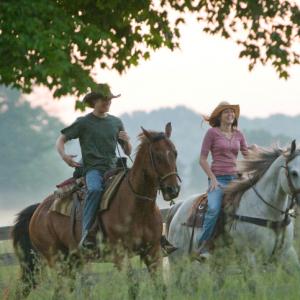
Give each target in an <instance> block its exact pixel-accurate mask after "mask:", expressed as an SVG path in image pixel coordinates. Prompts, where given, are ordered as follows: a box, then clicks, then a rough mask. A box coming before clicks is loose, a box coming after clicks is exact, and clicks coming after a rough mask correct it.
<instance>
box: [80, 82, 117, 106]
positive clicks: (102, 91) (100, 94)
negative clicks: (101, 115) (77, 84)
mask: <svg viewBox="0 0 300 300" xmlns="http://www.w3.org/2000/svg"><path fill="white" fill-rule="evenodd" d="M120 96H121V94H119V95H113V94H112V92H111V90H110V87H109V85H108V84H106V83H99V84H98V85H97V87H96V88H95V89H94V90H92V91H91V92H90V93H88V94H86V95H85V96H84V98H83V100H82V103H83V104H84V105H87V106H89V107H92V108H93V107H94V105H95V101H96V100H98V99H103V100H110V99H113V98H119V97H120Z"/></svg>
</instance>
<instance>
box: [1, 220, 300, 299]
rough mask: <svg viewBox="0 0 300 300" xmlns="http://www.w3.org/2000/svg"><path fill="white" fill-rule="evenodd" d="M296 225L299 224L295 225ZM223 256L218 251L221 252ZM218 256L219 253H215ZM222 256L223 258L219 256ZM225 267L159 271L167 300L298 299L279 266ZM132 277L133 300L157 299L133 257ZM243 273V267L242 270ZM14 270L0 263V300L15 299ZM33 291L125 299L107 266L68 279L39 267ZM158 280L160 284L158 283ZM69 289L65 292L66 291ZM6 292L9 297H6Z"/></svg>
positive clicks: (298, 288)
mask: <svg viewBox="0 0 300 300" xmlns="http://www.w3.org/2000/svg"><path fill="white" fill-rule="evenodd" d="M298 224H299V221H298ZM298 228H299V226H297V231H296V234H297V235H296V240H295V247H296V249H297V251H298V253H299V254H300V236H299V235H298V232H299V230H298ZM5 252H12V246H11V242H9V241H8V242H1V243H0V253H5ZM222 253H223V252H222ZM221 255H222V254H221ZM224 256H225V254H224ZM222 260H224V261H225V262H226V263H225V264H226V265H230V266H231V267H230V268H227V269H226V270H221V269H218V268H214V267H212V266H210V265H208V264H205V265H200V264H198V263H191V262H190V261H188V260H186V261H183V262H182V263H181V264H179V265H178V267H177V268H176V269H175V270H174V269H172V272H167V271H166V270H165V271H164V274H163V276H164V282H165V283H166V294H167V299H172V300H177V299H178V300H179V299H185V300H192V299H197V300H198V299H205V300H210V299H211V300H215V299H222V300H223V299H224V300H227V299H228V300H229V299H230V300H231V299H241V300H247V299H249V300H253V299H259V300H269V299H270V300H277V299H278V300H282V299H288V300H294V299H295V300H298V299H300V274H293V275H289V274H287V273H286V272H284V271H283V270H282V269H281V268H280V267H275V266H269V267H265V266H259V267H258V268H257V269H255V270H252V271H251V272H250V271H245V272H242V270H241V268H239V267H238V265H237V264H232V261H231V260H230V259H229V258H228V257H227V258H226V257H223V256H222ZM132 264H133V265H134V270H135V271H134V278H135V280H136V281H137V282H138V283H139V288H138V296H137V299H143V300H144V299H145V300H147V299H149V300H150V299H153V300H154V299H155V300H156V299H160V298H161V295H162V294H163V292H162V287H161V286H155V285H154V283H153V281H152V280H151V278H150V276H149V274H148V273H147V272H146V270H145V267H144V266H143V265H141V264H140V262H139V260H138V259H137V258H134V259H133V260H132ZM244 269H246V268H244ZM18 273H19V267H18V266H1V265H0V299H3V296H4V295H5V294H6V295H8V296H7V299H16V294H17V291H18V288H19V287H20V282H19V281H18V276H19V274H18ZM38 278H39V281H40V282H39V284H38V287H37V288H36V289H35V290H33V291H32V292H31V293H30V295H29V297H28V299H29V300H31V299H36V300H40V299H45V300H46V299H49V300H50V299H78V300H79V299H80V300H81V299H102V300H103V299H104V300H105V299H113V300H118V299H122V300H123V299H130V297H129V293H128V288H129V286H130V282H129V280H128V277H127V273H126V270H123V271H121V272H120V271H118V270H117V269H116V268H114V267H113V265H112V264H110V263H102V264H100V263H89V264H86V265H85V266H84V267H83V269H82V270H81V271H79V272H77V274H76V278H75V280H71V279H70V278H69V277H68V276H66V274H62V275H58V273H57V271H56V270H50V269H49V268H45V269H44V270H43V271H41V272H40V273H39V276H38ZM160 282H162V280H160ZM71 286H72V287H73V290H72V291H71V290H70V287H71ZM8 291H9V293H8Z"/></svg>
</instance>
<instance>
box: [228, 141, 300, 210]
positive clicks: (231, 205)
mask: <svg viewBox="0 0 300 300" xmlns="http://www.w3.org/2000/svg"><path fill="white" fill-rule="evenodd" d="M288 150H289V149H287V150H283V149H281V148H279V147H278V146H273V147H271V148H259V150H256V151H251V150H249V151H248V155H247V158H246V159H244V160H243V161H239V162H238V165H237V169H238V173H239V174H246V176H245V177H241V178H239V179H238V180H234V181H232V182H231V183H230V184H229V185H228V187H227V188H226V189H225V196H224V205H225V207H226V209H228V210H230V212H234V211H236V209H237V208H238V206H239V204H240V200H241V197H242V195H243V194H244V192H245V191H246V190H248V189H249V188H251V187H252V186H253V185H255V184H256V183H257V182H258V180H259V179H260V178H261V177H262V176H263V175H264V174H265V173H266V171H267V170H268V169H269V167H270V166H271V165H272V164H273V162H274V161H275V160H276V159H277V158H278V157H279V156H281V155H284V156H286V157H288V156H289V152H288ZM296 152H297V153H298V154H299V150H297V151H296Z"/></svg>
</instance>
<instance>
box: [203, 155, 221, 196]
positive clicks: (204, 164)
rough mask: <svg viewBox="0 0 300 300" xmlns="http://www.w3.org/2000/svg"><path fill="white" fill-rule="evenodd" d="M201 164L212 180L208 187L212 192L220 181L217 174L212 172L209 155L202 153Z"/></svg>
mask: <svg viewBox="0 0 300 300" xmlns="http://www.w3.org/2000/svg"><path fill="white" fill-rule="evenodd" d="M200 166H201V167H202V169H203V170H204V172H205V173H206V175H207V176H208V177H209V178H210V180H211V182H210V186H209V188H208V191H209V192H211V191H213V190H214V189H216V188H217V187H218V186H219V185H220V184H219V183H218V180H217V178H216V176H215V174H214V173H213V172H212V170H211V168H210V166H209V164H208V161H207V157H206V156H204V155H200Z"/></svg>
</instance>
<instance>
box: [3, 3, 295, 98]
mask: <svg viewBox="0 0 300 300" xmlns="http://www.w3.org/2000/svg"><path fill="white" fill-rule="evenodd" d="M186 13H194V14H195V16H196V17H197V18H198V20H199V23H200V24H203V26H204V31H205V32H207V33H209V34H213V35H221V36H223V37H224V38H231V39H233V40H235V41H236V43H238V44H239V45H240V46H241V48H240V57H246V58H247V59H248V60H249V69H252V68H253V67H254V66H255V65H256V64H257V63H258V62H261V63H262V64H266V63H268V62H270V63H271V64H272V65H273V66H274V68H275V70H276V71H277V73H278V74H279V76H280V77H283V78H287V77H288V67H289V66H290V65H293V64H299V61H300V60H299V49H297V48H296V47H294V45H295V43H297V42H299V36H300V26H299V25H300V11H299V7H298V6H297V4H296V3H295V2H292V1H288V0H260V1H258V0H242V1H228V0H213V1H212V0H211V1H203V0H198V1H192V0H158V1H151V0H129V1H124V0H110V1H104V0H103V1H102V0H99V1H91V0H80V1H67V0H47V1H46V0H15V1H10V0H2V1H0V57H1V60H0V84H5V85H11V86H12V87H15V88H18V89H20V90H21V91H23V92H25V93H28V92H31V90H32V88H33V86H35V85H45V86H47V87H48V88H49V89H50V90H52V92H53V95H54V97H61V96H64V95H68V94H72V95H75V96H77V97H78V96H80V95H82V94H84V93H85V92H86V91H87V87H91V88H92V87H93V86H94V85H95V79H94V77H93V74H92V71H93V70H94V68H95V67H96V66H100V68H101V69H106V68H109V69H114V70H117V71H118V72H119V73H122V72H124V71H125V70H127V69H128V68H129V67H131V66H135V65H137V64H138V63H139V62H140V61H141V60H143V59H149V57H150V55H151V52H152V51H153V50H157V49H159V48H161V47H167V48H169V49H171V50H174V49H175V48H177V47H179V41H180V28H181V27H180V26H181V23H184V17H185V14H186ZM174 16H175V17H174ZM297 51H298V52H297Z"/></svg>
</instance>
